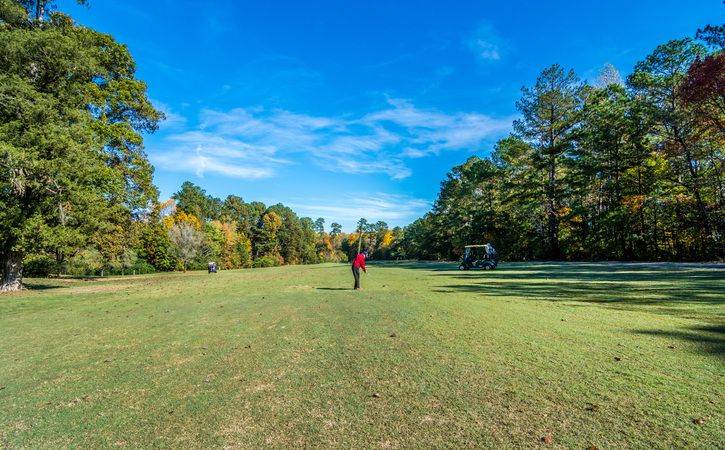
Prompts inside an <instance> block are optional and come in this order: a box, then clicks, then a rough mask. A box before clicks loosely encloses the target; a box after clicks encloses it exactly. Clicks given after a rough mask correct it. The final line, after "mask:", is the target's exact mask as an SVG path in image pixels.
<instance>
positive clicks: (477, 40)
mask: <svg viewBox="0 0 725 450" xmlns="http://www.w3.org/2000/svg"><path fill="white" fill-rule="evenodd" d="M503 45H504V42H503V40H502V39H501V37H499V35H498V33H496V30H494V28H493V26H492V25H490V24H489V23H487V22H481V23H480V24H479V25H478V28H477V29H476V31H475V32H474V35H473V38H472V39H471V40H470V41H469V46H470V47H471V49H472V50H473V52H474V53H475V54H476V55H478V56H479V58H480V59H481V60H483V61H485V62H491V61H498V60H500V59H501V47H502V46H503Z"/></svg>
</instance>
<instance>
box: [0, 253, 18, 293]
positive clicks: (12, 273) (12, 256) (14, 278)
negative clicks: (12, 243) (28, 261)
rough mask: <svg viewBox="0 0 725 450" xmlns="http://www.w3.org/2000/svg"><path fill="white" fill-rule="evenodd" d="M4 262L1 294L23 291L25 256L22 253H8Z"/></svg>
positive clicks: (0, 287)
mask: <svg viewBox="0 0 725 450" xmlns="http://www.w3.org/2000/svg"><path fill="white" fill-rule="evenodd" d="M5 255H6V258H5V261H4V262H3V281H2V286H0V292H13V291H19V290H22V289H23V255H22V253H20V252H7V253H6V254H5Z"/></svg>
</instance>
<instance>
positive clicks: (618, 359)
mask: <svg viewBox="0 0 725 450" xmlns="http://www.w3.org/2000/svg"><path fill="white" fill-rule="evenodd" d="M614 360H615V361H621V360H622V358H619V357H617V356H615V357H614Z"/></svg>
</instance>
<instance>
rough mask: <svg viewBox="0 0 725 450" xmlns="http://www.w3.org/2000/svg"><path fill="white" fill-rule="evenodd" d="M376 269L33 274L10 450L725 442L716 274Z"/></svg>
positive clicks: (10, 407) (13, 338)
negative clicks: (356, 287)
mask: <svg viewBox="0 0 725 450" xmlns="http://www.w3.org/2000/svg"><path fill="white" fill-rule="evenodd" d="M368 269H369V270H370V272H371V274H372V275H373V276H374V277H375V278H376V279H377V280H379V281H380V283H385V284H386V285H388V287H387V288H384V287H382V286H381V285H380V284H379V283H378V282H376V281H375V280H373V279H372V278H370V277H367V276H365V275H364V274H363V278H362V283H363V290H361V291H353V290H351V289H350V288H351V286H352V275H351V273H350V268H349V267H348V266H345V265H332V264H325V265H318V266H298V267H280V268H271V269H255V270H240V271H226V272H220V273H218V274H211V275H209V274H207V273H205V272H200V273H189V274H187V275H182V274H173V275H158V276H150V277H137V278H133V279H128V278H127V279H113V280H111V281H82V280H76V281H71V280H28V281H29V283H28V286H29V288H30V289H29V290H28V291H25V292H21V293H16V294H6V295H2V296H0V388H2V389H0V411H1V414H0V447H3V448H48V447H56V448H65V447H73V448H80V447H89V448H104V447H129V448H151V447H167V448H199V447H232V448H249V449H256V448H301V447H306V448H345V449H347V448H373V449H374V448H537V447H541V448H574V449H584V448H587V449H588V448H590V447H592V446H594V447H596V448H597V449H611V448H627V449H631V448H642V449H651V448H703V449H705V448H707V449H711V448H725V434H724V432H723V430H725V310H724V309H723V307H724V306H725V270H722V269H706V268H689V267H656V266H630V265H594V264H592V265H587V264H561V265H558V264H513V263H510V264H509V263H503V264H501V266H499V269H498V270H495V271H490V272H483V271H466V272H459V271H458V270H457V264H453V263H451V264H442V263H427V264H426V263H390V264H383V263H380V264H377V265H376V264H372V263H371V264H369V266H368ZM700 421H702V422H701V423H698V422H700ZM544 436H547V437H549V438H550V439H551V442H544V441H542V438H543V437H544Z"/></svg>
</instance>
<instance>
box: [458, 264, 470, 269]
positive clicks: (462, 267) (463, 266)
mask: <svg viewBox="0 0 725 450" xmlns="http://www.w3.org/2000/svg"><path fill="white" fill-rule="evenodd" d="M467 268H468V267H466V265H465V264H461V265H460V266H458V270H466V269H467Z"/></svg>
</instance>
